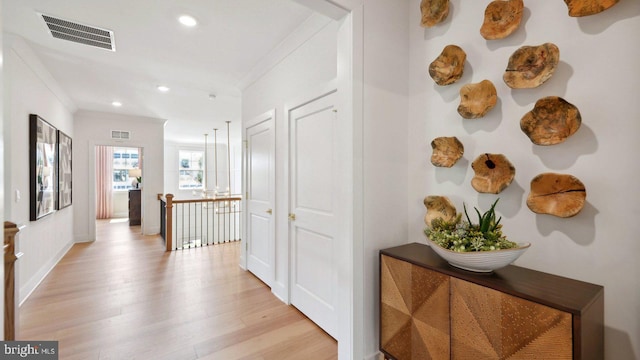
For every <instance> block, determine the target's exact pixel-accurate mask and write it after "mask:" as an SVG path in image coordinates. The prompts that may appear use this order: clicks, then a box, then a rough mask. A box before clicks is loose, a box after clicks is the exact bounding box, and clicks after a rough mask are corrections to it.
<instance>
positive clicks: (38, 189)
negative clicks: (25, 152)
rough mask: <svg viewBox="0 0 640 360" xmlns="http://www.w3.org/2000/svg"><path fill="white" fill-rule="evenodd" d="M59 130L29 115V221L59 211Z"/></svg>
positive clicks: (33, 115) (37, 117)
mask: <svg viewBox="0 0 640 360" xmlns="http://www.w3.org/2000/svg"><path fill="white" fill-rule="evenodd" d="M57 135H58V133H57V131H56V128H55V127H53V126H52V125H51V124H49V123H48V122H47V121H45V120H44V119H43V118H41V117H40V116H38V115H35V114H31V115H29V186H30V190H29V195H30V202H31V204H30V214H29V219H30V220H31V221H35V220H38V219H40V218H41V217H43V216H46V215H49V214H51V213H52V212H54V211H55V209H56V205H57V204H56V203H57V200H58V196H57V193H56V187H57V186H58V179H57V173H58V166H57V159H58V158H57V140H58V139H57V137H58V136H57Z"/></svg>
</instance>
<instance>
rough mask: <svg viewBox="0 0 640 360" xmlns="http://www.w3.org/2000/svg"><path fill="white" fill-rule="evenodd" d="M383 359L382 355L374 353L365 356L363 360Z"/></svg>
mask: <svg viewBox="0 0 640 360" xmlns="http://www.w3.org/2000/svg"><path fill="white" fill-rule="evenodd" d="M382 359H384V357H383V356H382V353H380V352H375V353H373V354H371V355H369V356H365V358H364V360H382Z"/></svg>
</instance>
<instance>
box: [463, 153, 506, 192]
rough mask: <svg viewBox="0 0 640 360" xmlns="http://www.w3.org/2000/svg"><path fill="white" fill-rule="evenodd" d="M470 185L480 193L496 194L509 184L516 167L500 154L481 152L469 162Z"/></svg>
mask: <svg viewBox="0 0 640 360" xmlns="http://www.w3.org/2000/svg"><path fill="white" fill-rule="evenodd" d="M471 167H472V168H473V171H475V176H474V177H473V179H471V186H473V188H474V189H475V190H476V191H477V192H480V193H490V194H498V193H500V192H501V191H502V190H504V189H505V188H506V187H507V186H509V185H510V184H511V182H512V181H513V178H514V177H515V176H516V168H515V167H514V166H513V165H512V164H511V162H509V160H508V159H507V157H506V156H504V155H502V154H482V155H480V156H478V157H477V158H476V159H475V160H474V161H473V163H472V164H471Z"/></svg>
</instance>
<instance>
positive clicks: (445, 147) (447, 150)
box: [431, 136, 464, 168]
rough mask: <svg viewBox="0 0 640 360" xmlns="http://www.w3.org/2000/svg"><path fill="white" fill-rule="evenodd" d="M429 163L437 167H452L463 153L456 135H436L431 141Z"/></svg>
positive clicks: (462, 147)
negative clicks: (431, 151)
mask: <svg viewBox="0 0 640 360" xmlns="http://www.w3.org/2000/svg"><path fill="white" fill-rule="evenodd" d="M431 148H432V149H433V153H432V154H431V163H432V164H433V165H434V166H438V167H448V168H450V167H452V166H453V165H455V163H456V162H458V160H460V158H461V157H462V155H463V154H464V146H463V145H462V143H461V142H460V140H458V138H457V137H455V136H451V137H437V138H435V139H433V141H431Z"/></svg>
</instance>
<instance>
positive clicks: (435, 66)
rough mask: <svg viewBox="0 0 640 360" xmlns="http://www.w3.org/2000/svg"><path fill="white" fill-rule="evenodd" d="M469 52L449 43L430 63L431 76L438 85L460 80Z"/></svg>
mask: <svg viewBox="0 0 640 360" xmlns="http://www.w3.org/2000/svg"><path fill="white" fill-rule="evenodd" d="M466 59H467V54H466V53H465V52H464V50H462V48H461V47H459V46H457V45H447V46H445V48H444V49H442V52H441V53H440V55H438V57H437V58H436V59H435V60H433V62H431V64H429V76H431V78H432V79H433V81H435V82H436V84H438V85H450V84H453V83H454V82H456V81H458V80H460V78H461V77H462V74H463V73H464V62H465V61H466Z"/></svg>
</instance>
